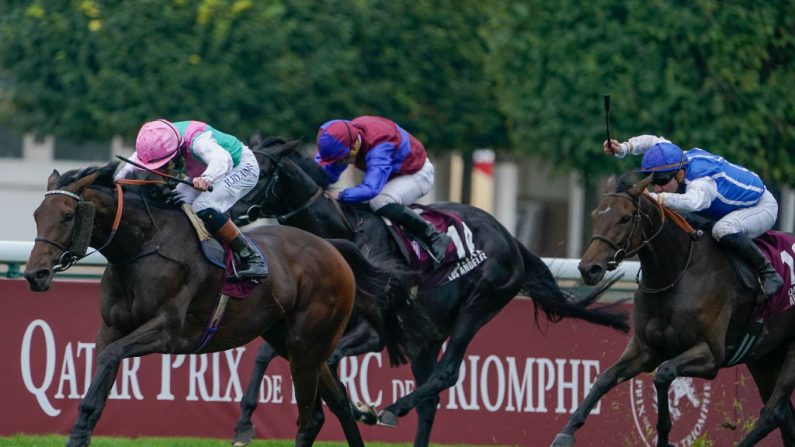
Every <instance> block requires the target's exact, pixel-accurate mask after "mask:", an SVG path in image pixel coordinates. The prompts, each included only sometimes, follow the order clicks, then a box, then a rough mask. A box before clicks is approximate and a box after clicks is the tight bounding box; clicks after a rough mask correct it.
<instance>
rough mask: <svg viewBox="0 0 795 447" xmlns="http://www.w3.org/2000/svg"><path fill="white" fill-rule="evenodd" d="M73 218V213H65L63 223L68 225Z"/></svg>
mask: <svg viewBox="0 0 795 447" xmlns="http://www.w3.org/2000/svg"><path fill="white" fill-rule="evenodd" d="M74 218H75V215H74V214H73V213H66V214H64V215H63V221H64V223H69V222H71V221H73V220H74Z"/></svg>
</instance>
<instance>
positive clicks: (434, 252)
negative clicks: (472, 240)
mask: <svg viewBox="0 0 795 447" xmlns="http://www.w3.org/2000/svg"><path fill="white" fill-rule="evenodd" d="M376 213H377V214H378V215H379V216H384V217H386V218H387V219H389V220H391V221H392V222H395V223H397V224H399V225H400V226H401V227H403V228H405V229H406V231H408V232H409V233H410V234H411V235H412V236H414V237H415V238H417V239H419V241H420V243H422V245H424V248H425V249H426V251H427V252H428V254H429V255H430V256H431V259H433V262H434V263H435V264H439V263H441V262H442V259H444V255H445V252H447V246H448V245H450V242H452V239H450V236H448V235H447V234H446V233H441V232H439V231H437V230H436V227H434V226H433V224H431V223H430V222H428V221H426V220H425V219H423V218H422V217H420V216H419V215H418V214H417V213H415V212H414V211H412V210H410V209H409V208H406V207H405V206H403V205H401V204H399V203H389V204H387V205H384V206H383V207H381V208H379V209H378V210H377V211H376Z"/></svg>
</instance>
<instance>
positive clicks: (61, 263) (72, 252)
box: [34, 179, 165, 273]
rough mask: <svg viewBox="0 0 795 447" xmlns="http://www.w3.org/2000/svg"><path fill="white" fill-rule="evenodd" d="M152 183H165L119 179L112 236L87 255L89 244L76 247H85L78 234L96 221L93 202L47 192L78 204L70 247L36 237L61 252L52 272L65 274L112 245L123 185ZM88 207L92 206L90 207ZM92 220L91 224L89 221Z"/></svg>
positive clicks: (120, 209)
mask: <svg viewBox="0 0 795 447" xmlns="http://www.w3.org/2000/svg"><path fill="white" fill-rule="evenodd" d="M151 183H165V181H162V180H135V179H119V180H116V181H115V182H114V184H115V186H116V197H117V199H116V216H115V217H114V219H113V225H112V226H111V231H110V235H109V236H108V239H107V241H105V243H104V244H102V246H101V247H99V248H97V249H95V250H94V251H92V252H91V253H86V251H87V250H86V248H87V243H88V241H86V242H85V244H86V246H85V247H76V245H83V244H76V243H75V242H76V241H77V239H79V237H78V232H79V231H80V228H79V227H80V226H82V225H85V226H88V227H89V228H91V227H92V226H93V220H94V208H93V204H92V203H91V202H87V201H86V200H85V199H84V198H83V197H82V196H81V195H79V194H75V193H73V192H71V191H65V190H62V189H55V190H51V191H47V192H45V193H44V196H45V197H47V196H53V195H61V196H66V197H69V198H71V199H74V200H75V202H76V206H75V210H76V215H75V224H74V228H73V229H72V234H71V236H70V237H69V243H68V246H65V245H64V244H61V243H60V242H58V241H54V240H52V239H49V238H46V237H43V236H36V238H35V239H34V241H35V242H44V243H47V244H50V245H52V246H54V247H56V248H57V249H59V250H61V256H59V258H58V264H56V265H55V266H53V268H52V271H53V273H58V272H63V271H65V270H67V269H69V268H70V267H72V266H73V265H74V264H75V263H76V262H77V261H79V260H81V259H83V258H86V257H88V256H91V255H92V254H94V253H96V252H98V251H102V250H103V249H105V248H106V247H107V246H108V245H110V243H111V242H112V241H113V238H114V237H115V236H116V232H117V230H118V229H119V224H120V223H121V216H122V213H123V211H124V191H123V189H122V185H141V184H151ZM87 205H91V206H90V207H88V206H87ZM88 209H90V210H91V211H90V212H88V211H87V210H88ZM87 219H90V222H88V221H87ZM87 239H90V235H89V236H87Z"/></svg>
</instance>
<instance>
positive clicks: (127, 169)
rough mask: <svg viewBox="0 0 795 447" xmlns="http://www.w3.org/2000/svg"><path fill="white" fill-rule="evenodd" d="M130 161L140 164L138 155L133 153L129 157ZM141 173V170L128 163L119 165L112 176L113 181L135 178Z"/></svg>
mask: <svg viewBox="0 0 795 447" xmlns="http://www.w3.org/2000/svg"><path fill="white" fill-rule="evenodd" d="M130 160H131V161H134V162H136V163H140V161H139V160H138V153H133V154H132V156H131V157H130ZM141 171H143V169H141V168H139V167H137V166H133V165H131V164H130V163H124V164H123V165H121V167H120V168H119V169H118V170H116V173H115V174H113V180H120V179H123V178H133V177H135V176H136V174H138V173H140V172H141Z"/></svg>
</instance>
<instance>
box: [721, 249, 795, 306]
mask: <svg viewBox="0 0 795 447" xmlns="http://www.w3.org/2000/svg"><path fill="white" fill-rule="evenodd" d="M720 245H722V246H724V247H727V248H729V249H730V250H732V251H733V252H735V253H737V254H739V255H740V256H742V257H743V259H745V260H746V261H748V263H749V264H751V267H752V268H753V269H754V270H755V271H756V274H757V275H759V281H760V282H761V283H762V293H764V294H765V297H766V298H769V297H771V296H773V295H774V294H775V293H776V292H778V289H780V288H781V286H783V285H784V280H783V279H782V278H781V275H779V274H778V272H776V270H775V269H774V268H773V265H772V264H770V262H769V261H768V260H767V258H765V255H764V254H762V251H761V250H759V247H757V246H756V244H754V241H752V240H751V238H750V237H748V235H747V234H745V233H733V234H727V235H726V236H723V237H722V238H720Z"/></svg>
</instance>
